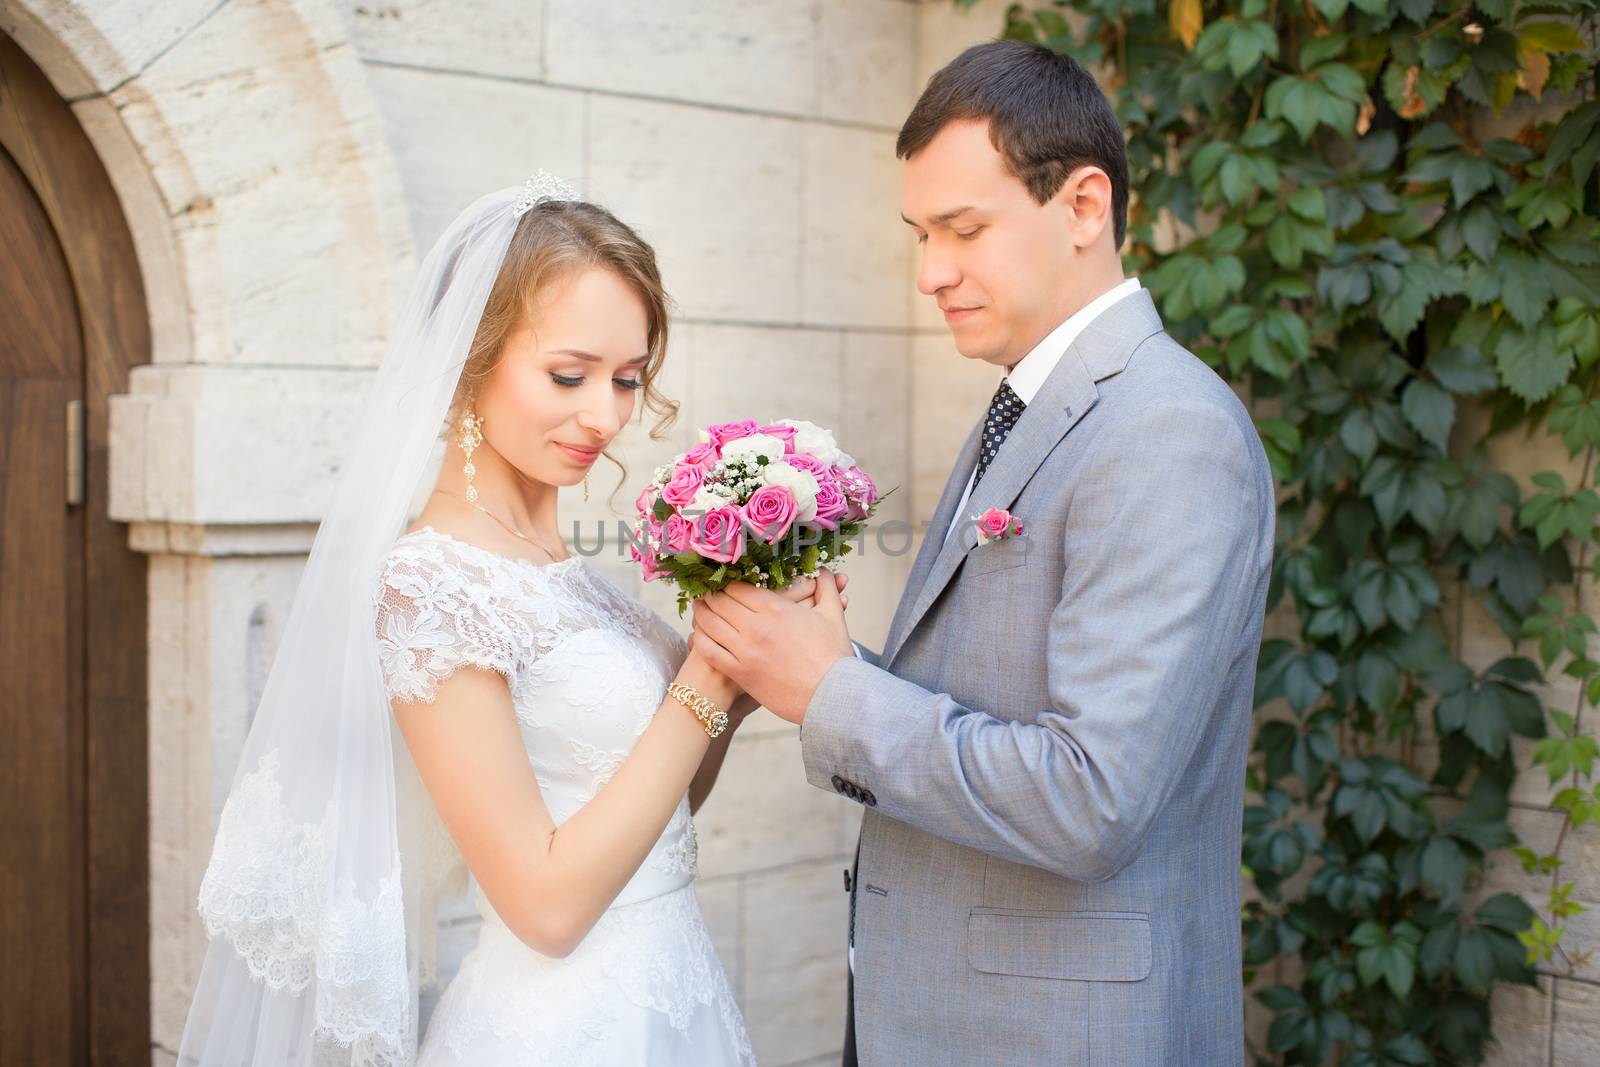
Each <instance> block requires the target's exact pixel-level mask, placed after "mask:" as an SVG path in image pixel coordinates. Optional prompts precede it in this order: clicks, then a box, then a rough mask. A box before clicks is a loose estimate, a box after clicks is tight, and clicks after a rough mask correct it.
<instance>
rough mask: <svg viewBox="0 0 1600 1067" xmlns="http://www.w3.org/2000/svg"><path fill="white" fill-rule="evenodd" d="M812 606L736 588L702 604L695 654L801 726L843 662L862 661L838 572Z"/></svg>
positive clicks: (821, 584) (823, 583)
mask: <svg viewBox="0 0 1600 1067" xmlns="http://www.w3.org/2000/svg"><path fill="white" fill-rule="evenodd" d="M823 575H824V577H822V579H821V580H820V581H818V582H817V583H816V588H815V590H814V591H813V594H812V599H811V601H810V602H809V603H804V602H802V603H798V604H796V603H793V602H791V601H790V600H789V599H788V598H787V597H785V596H784V595H783V594H782V593H779V592H774V591H772V590H770V589H758V588H756V587H755V586H753V585H748V584H746V583H744V582H735V583H734V584H733V585H730V586H729V587H728V588H727V590H726V591H725V592H721V593H711V594H709V595H708V596H704V597H701V598H700V599H699V600H697V601H695V604H694V630H695V649H696V650H697V651H698V652H699V654H700V655H702V656H704V657H705V659H706V661H707V662H708V663H709V664H710V665H711V666H712V667H714V668H715V669H717V670H719V671H721V672H722V673H723V674H725V675H727V676H728V677H729V678H731V679H733V681H734V682H735V683H736V684H737V685H738V686H739V688H741V689H743V690H744V691H745V692H747V693H749V694H750V695H751V696H753V697H755V698H756V700H758V701H760V702H761V704H762V706H764V707H765V708H766V709H767V710H768V711H771V712H772V713H773V714H775V715H777V716H778V717H779V718H782V719H787V720H788V721H789V722H792V723H799V722H800V720H801V719H803V718H805V713H806V705H808V704H810V703H811V695H812V694H813V693H815V692H816V689H817V686H818V685H819V684H821V682H822V677H823V675H825V674H827V673H828V668H830V667H832V666H833V665H834V664H835V663H836V662H838V661H839V660H841V659H844V658H846V657H848V656H851V655H853V654H854V651H853V649H852V648H851V647H850V633H849V630H848V629H847V628H846V627H845V622H844V602H843V599H842V598H841V596H840V594H839V589H840V586H841V584H842V583H839V582H837V581H835V580H834V579H833V575H832V574H831V573H830V572H827V571H824V572H823Z"/></svg>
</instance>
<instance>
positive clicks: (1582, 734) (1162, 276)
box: [956, 0, 1600, 1067]
mask: <svg viewBox="0 0 1600 1067" xmlns="http://www.w3.org/2000/svg"><path fill="white" fill-rule="evenodd" d="M956 2H957V3H958V4H962V5H963V6H969V4H970V0H956ZM1597 9H1600V0H1583V2H1579V0H1570V2H1565V3H1548V4H1517V3H1512V2H1509V0H1498V2H1496V0H1486V2H1478V3H1473V4H1463V3H1450V2H1435V0H1399V2H1397V3H1385V2H1379V0H1300V2H1288V0H1284V2H1278V0H1248V2H1239V3H1210V2H1206V3H1202V2H1201V0H1177V2H1173V3H1155V2H1153V0H1150V2H1143V3H1141V2H1127V3H1118V2H1110V0H1100V2H1097V0H1056V2H1055V3H1053V4H1049V5H1043V6H1041V5H1038V4H1031V5H1028V6H1024V5H1022V4H1013V5H1012V6H1011V8H1010V9H1009V11H1008V12H1007V15H1006V22H1005V26H1004V34H1005V36H1007V37H1012V38H1020V39H1024V40H1033V41H1040V42H1042V43H1044V44H1046V45H1048V46H1049V47H1051V48H1053V49H1056V50H1058V51H1061V52H1065V53H1068V54H1071V55H1073V56H1074V57H1076V58H1077V59H1079V60H1080V61H1081V62H1083V63H1084V64H1085V65H1087V66H1089V67H1091V68H1092V69H1095V70H1097V71H1098V72H1100V74H1101V76H1102V83H1103V84H1104V85H1106V87H1107V91H1108V94H1109V95H1110V96H1111V98H1112V102H1113V104H1114V105H1115V107H1116V110H1117V113H1118V115H1119V116H1120V117H1121V120H1122V122H1123V125H1124V127H1125V128H1126V130H1127V132H1128V137H1129V141H1128V151H1129V162H1130V165H1131V170H1132V186H1133V190H1134V192H1135V201H1134V203H1133V205H1132V209H1131V214H1130V219H1129V242H1128V245H1127V247H1126V249H1125V258H1126V263H1127V266H1128V269H1129V270H1130V271H1131V272H1134V273H1137V274H1138V275H1139V276H1140V277H1141V278H1143V279H1144V281H1145V283H1146V284H1147V285H1148V286H1149V287H1150V288H1151V289H1152V290H1153V291H1154V293H1155V294H1156V296H1157V298H1158V300H1159V302H1160V306H1161V309H1162V313H1163V316H1164V318H1165V319H1166V322H1167V325H1168V328H1169V330H1171V332H1172V333H1173V334H1174V335H1175V336H1177V337H1178V338H1179V339H1180V340H1181V341H1183V342H1185V343H1186V344H1187V345H1188V346H1189V347H1190V348H1191V349H1192V350H1194V351H1195V352H1196V353H1197V354H1199V355H1200V356H1201V357H1202V358H1204V359H1205V360H1206V361H1207V362H1208V363H1210V364H1211V365H1212V366H1214V367H1215V368H1216V369H1217V371H1218V372H1219V373H1220V374H1222V375H1223V376H1225V377H1226V378H1227V379H1229V380H1230V381H1232V382H1235V383H1237V384H1238V385H1239V386H1241V387H1242V388H1244V389H1246V390H1247V391H1248V394H1249V395H1250V396H1251V398H1252V400H1253V403H1254V405H1255V410H1256V411H1257V413H1258V426H1259V428H1260V432H1261V436H1262V440H1263V442H1264V444H1265V447H1266V449H1267V453H1268V455H1269V457H1270V459H1271V461H1272V467H1273V471H1274V474H1275V476H1276V477H1277V479H1278V481H1279V488H1280V500H1281V502H1282V503H1281V508H1280V512H1279V543H1278V552H1277V559H1276V562H1275V565H1274V582H1273V589H1272V594H1271V601H1270V605H1269V606H1270V607H1271V608H1272V610H1273V611H1274V623H1275V624H1276V623H1278V621H1279V620H1280V619H1281V620H1284V622H1283V625H1279V626H1275V632H1278V633H1285V634H1290V635H1292V636H1281V637H1276V638H1274V639H1271V640H1267V641H1266V642H1265V643H1264V645H1263V647H1262V650H1261V659H1260V665H1259V672H1258V680H1257V697H1256V699H1257V705H1258V716H1259V722H1258V727H1257V732H1256V739H1255V744H1254V749H1253V752H1252V756H1251V761H1250V767H1249V782H1248V786H1249V794H1248V800H1247V810H1246V812H1245V817H1244V820H1245V821H1244V855H1243V863H1244V871H1245V876H1246V877H1247V879H1248V880H1249V882H1250V883H1252V884H1253V892H1250V893H1247V894H1246V896H1247V904H1246V905H1245V908H1244V914H1243V916H1242V922H1243V938H1244V952H1245V965H1246V970H1245V976H1244V979H1245V981H1246V983H1247V984H1248V985H1249V986H1250V988H1251V990H1252V994H1253V996H1254V997H1255V998H1256V1000H1258V1001H1259V1003H1260V1004H1261V1005H1263V1006H1264V1008H1265V1009H1266V1010H1267V1011H1268V1012H1269V1013H1270V1018H1271V1021H1270V1025H1269V1026H1268V1027H1267V1028H1266V1033H1265V1036H1264V1047H1263V1046H1261V1043H1260V1042H1255V1043H1253V1047H1252V1053H1253V1055H1254V1056H1255V1058H1256V1059H1257V1061H1258V1062H1260V1063H1263V1064H1267V1063H1271V1064H1327V1063H1340V1064H1343V1065H1345V1067H1382V1065H1395V1064H1410V1065H1414V1064H1456V1063H1478V1062H1481V1061H1482V1059H1483V1057H1484V1055H1485V1051H1486V1048H1487V1046H1488V1044H1489V1042H1490V1041H1491V1040H1492V1034H1493V1030H1492V1019H1491V1014H1490V996H1491V993H1492V991H1493V989H1494V987H1495V986H1496V984H1497V983H1505V982H1510V983H1526V984H1534V983H1535V982H1536V981H1537V970H1538V968H1539V967H1540V966H1543V967H1544V968H1545V969H1546V970H1548V971H1550V972H1551V973H1555V974H1560V973H1564V971H1566V970H1568V969H1570V968H1571V967H1572V966H1573V964H1574V962H1575V961H1577V960H1580V959H1581V958H1582V955H1581V954H1582V953H1583V952H1584V951H1587V950H1586V949H1584V948H1582V947H1581V946H1574V945H1571V944H1569V943H1568V939H1567V938H1566V937H1565V936H1564V935H1565V933H1566V930H1565V926H1566V921H1567V920H1568V919H1569V918H1570V917H1571V916H1572V915H1574V914H1576V913H1577V911H1578V910H1581V909H1580V905H1578V904H1577V903H1576V902H1575V901H1574V900H1573V885H1572V883H1571V882H1570V881H1569V880H1567V879H1565V878H1564V877H1563V874H1562V871H1563V847H1564V845H1565V843H1566V842H1567V841H1569V840H1570V831H1571V830H1572V829H1573V828H1575V827H1578V826H1581V825H1582V824H1584V823H1589V822H1596V821H1600V787H1597V785H1596V781H1595V763H1596V746H1595V740H1594V736H1593V732H1592V729H1590V730H1586V729H1585V725H1584V718H1585V714H1586V712H1588V710H1589V709H1590V707H1591V706H1592V705H1595V704H1596V703H1600V652H1596V645H1597V642H1596V640H1595V637H1596V624H1595V622H1594V620H1593V618H1592V616H1591V615H1590V614H1589V613H1588V611H1587V610H1586V609H1587V605H1586V602H1585V595H1586V591H1587V590H1588V589H1589V588H1590V585H1589V582H1590V580H1591V578H1592V573H1591V572H1592V568H1593V560H1594V555H1595V548H1596V547H1597V545H1600V535H1597V530H1596V518H1597V517H1600V493H1597V492H1596V475H1597V465H1596V462H1595V460H1596V449H1597V448H1600V394H1597V379H1600V369H1597V368H1600V311H1597V307H1600V185H1597V181H1596V161H1597V159H1600V100H1597V99H1596V82H1595V65H1594V61H1595V47H1594V43H1593V42H1594V40H1595V35H1594V28H1595V21H1596V14H1597ZM1552 438H1553V439H1556V440H1559V442H1560V443H1561V446H1562V447H1564V448H1565V450H1566V452H1567V454H1568V455H1569V456H1570V458H1571V463H1570V465H1568V466H1566V467H1564V468H1563V469H1562V470H1545V471H1541V472H1539V473H1536V474H1533V475H1532V477H1531V480H1530V481H1529V484H1527V485H1523V484H1520V483H1519V482H1518V481H1517V480H1516V479H1514V478H1513V477H1512V476H1511V474H1510V473H1508V472H1507V471H1506V470H1503V469H1497V467H1496V464H1495V462H1494V461H1493V460H1492V458H1491V455H1492V453H1495V452H1496V451H1497V450H1496V449H1493V448H1491V447H1490V445H1491V444H1493V443H1496V441H1497V439H1498V440H1499V441H1503V442H1505V443H1506V444H1507V445H1508V446H1509V447H1505V448H1499V449H1498V454H1499V455H1501V456H1502V457H1503V456H1505V455H1507V454H1509V453H1511V452H1513V451H1515V450H1516V449H1518V448H1522V447H1538V446H1540V445H1541V444H1542V443H1544V442H1546V441H1549V440H1550V439H1552ZM1530 441H1531V442H1533V445H1532V446H1527V445H1525V444H1524V443H1525V442H1530ZM1557 458H1559V456H1558V457H1557ZM1469 613H1470V614H1471V616H1472V617H1473V618H1477V617H1484V616H1486V617H1487V619H1489V620H1492V622H1491V623H1488V624H1484V625H1493V626H1497V627H1498V628H1499V629H1500V630H1501V631H1503V632H1504V634H1505V635H1506V637H1507V638H1508V639H1509V648H1510V651H1511V652H1512V653H1513V654H1511V655H1507V656H1504V657H1503V658H1500V659H1498V660H1496V661H1495V662H1492V663H1489V664H1487V665H1483V664H1481V663H1477V662H1474V661H1473V660H1474V659H1475V657H1473V656H1471V655H1468V654H1467V652H1466V651H1465V650H1464V649H1463V648H1462V647H1461V645H1462V635H1463V634H1464V633H1470V632H1476V631H1473V630H1472V629H1471V627H1472V626H1473V625H1474V624H1473V623H1471V622H1470V621H1469ZM1482 628H1483V626H1482V625H1480V626H1479V627H1478V629H1479V630H1481V629H1482ZM1447 635H1448V636H1447ZM1591 653H1594V655H1593V656H1591ZM1477 658H1482V657H1481V656H1480V657H1477ZM1558 673H1559V675H1561V676H1565V678H1566V679H1569V680H1568V681H1566V682H1564V683H1562V684H1560V685H1557V684H1555V678H1556V676H1557V674H1558ZM1569 689H1570V690H1572V691H1573V692H1574V695H1573V696H1572V698H1571V699H1570V702H1567V703H1565V706H1562V707H1548V706H1546V702H1547V700H1550V699H1553V698H1552V697H1551V694H1553V693H1557V692H1566V691H1568V690H1569ZM1518 737H1521V738H1528V739H1532V741H1533V743H1532V744H1523V745H1520V746H1518V745H1514V744H1513V739H1514V738H1518ZM1530 750H1531V757H1530V756H1529V755H1528V753H1529V752H1530ZM1519 754H1520V755H1519ZM1530 758H1531V762H1532V764H1533V766H1532V767H1527V766H1523V767H1519V760H1520V761H1522V762H1523V763H1526V762H1527V761H1528V760H1529V759H1530ZM1519 770H1520V771H1522V772H1523V773H1525V774H1538V775H1541V776H1548V778H1549V780H1550V782H1551V783H1552V785H1553V786H1559V789H1558V790H1557V791H1556V792H1555V794H1554V797H1553V800H1552V802H1551V806H1552V807H1553V808H1554V810H1555V811H1556V812H1558V813H1559V814H1560V816H1561V818H1562V820H1563V823H1562V827H1561V831H1560V836H1559V838H1558V840H1557V842H1556V844H1555V847H1554V848H1553V849H1552V850H1551V851H1550V852H1549V853H1541V852H1539V851H1536V850H1534V849H1531V848H1528V847H1525V846H1524V845H1522V844H1520V843H1519V842H1518V841H1517V840H1516V838H1515V835H1514V834H1513V832H1512V830H1511V828H1510V826H1509V825H1508V815H1509V813H1510V810H1511V806H1510V796H1511V790H1512V786H1513V783H1514V782H1515V780H1516V778H1517V775H1518V773H1519ZM1507 850H1509V852H1510V853H1511V854H1513V855H1514V856H1515V857H1517V859H1519V860H1520V861H1521V863H1522V864H1523V866H1524V868H1525V870H1526V871H1527V872H1528V873H1529V874H1530V875H1533V876H1536V877H1538V878H1540V879H1542V880H1543V882H1542V883H1541V884H1545V885H1547V886H1548V891H1547V892H1546V893H1544V894H1543V897H1542V899H1538V900H1535V901H1533V902H1532V903H1530V902H1527V901H1525V900H1524V899H1523V898H1522V897H1520V896H1518V895H1516V894H1512V893H1496V894H1489V893H1487V892H1486V891H1484V890H1483V888H1482V880H1483V872H1484V866H1485V861H1486V859H1487V858H1488V857H1490V856H1491V855H1493V854H1496V853H1497V852H1499V853H1503V852H1505V851H1507Z"/></svg>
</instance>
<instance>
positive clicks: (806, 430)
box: [778, 419, 839, 463]
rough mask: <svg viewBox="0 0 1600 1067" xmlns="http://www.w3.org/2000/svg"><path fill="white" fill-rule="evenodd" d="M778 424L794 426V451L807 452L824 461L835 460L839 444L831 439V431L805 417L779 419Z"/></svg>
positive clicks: (832, 461)
mask: <svg viewBox="0 0 1600 1067" xmlns="http://www.w3.org/2000/svg"><path fill="white" fill-rule="evenodd" d="M778 423H779V425H780V426H793V427H794V431H795V432H794V450H795V451H796V452H809V453H811V454H812V455H813V456H816V457H817V458H818V459H820V460H822V462H824V463H834V462H837V459H838V456H839V444H838V442H836V441H835V440H834V439H833V431H832V430H825V429H823V428H822V427H821V426H818V425H817V424H816V423H814V422H807V421H806V420H805V419H779V420H778Z"/></svg>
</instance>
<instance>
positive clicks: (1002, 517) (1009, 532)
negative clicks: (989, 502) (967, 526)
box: [972, 508, 1022, 545]
mask: <svg viewBox="0 0 1600 1067" xmlns="http://www.w3.org/2000/svg"><path fill="white" fill-rule="evenodd" d="M972 524H973V527H974V528H975V529H976V530H977V531H978V544H979V545H986V544H988V543H989V542H990V541H1006V540H1009V539H1010V538H1013V537H1021V536H1022V523H1020V522H1018V521H1017V517H1016V516H1015V515H1013V514H1011V512H1009V511H1007V510H1006V509H1005V508H990V509H989V510H988V511H985V512H984V513H983V514H982V515H975V516H973V519H972Z"/></svg>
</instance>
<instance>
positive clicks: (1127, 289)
mask: <svg viewBox="0 0 1600 1067" xmlns="http://www.w3.org/2000/svg"><path fill="white" fill-rule="evenodd" d="M1141 288H1143V286H1141V285H1140V284H1139V279H1138V278H1125V279H1123V281H1122V282H1120V283H1119V284H1117V285H1116V286H1114V287H1112V288H1110V289H1108V290H1106V291H1105V292H1103V293H1101V294H1100V295H1099V296H1097V297H1095V298H1094V299H1093V300H1091V301H1089V302H1088V303H1087V304H1085V305H1084V306H1083V307H1081V308H1079V309H1078V310H1077V311H1076V312H1075V313H1074V314H1072V315H1070V316H1068V318H1067V321H1066V322H1063V323H1062V324H1061V325H1060V326H1057V327H1056V328H1055V329H1053V330H1051V331H1050V332H1049V333H1048V334H1046V335H1045V338H1044V340H1042V341H1040V342H1039V343H1038V344H1036V345H1034V346H1033V349H1032V350H1031V351H1029V353H1028V354H1027V355H1025V356H1023V357H1022V358H1021V359H1019V360H1018V361H1017V362H1016V365H1015V366H1013V367H1012V368H1011V371H1010V373H1009V374H1007V375H1005V377H1004V379H1003V380H1004V381H1006V382H1008V383H1009V384H1010V385H1011V391H1012V392H1014V393H1016V394H1017V396H1018V397H1019V398H1021V400H1022V402H1023V403H1024V404H1031V403H1033V398H1034V397H1036V396H1038V395H1039V390H1040V389H1042V388H1043V387H1044V382H1045V379H1046V378H1048V377H1050V372H1051V371H1053V370H1055V369H1056V364H1057V363H1060V362H1061V357H1062V356H1063V355H1064V354H1066V351H1067V349H1068V348H1070V347H1072V342H1073V341H1076V340H1077V339H1078V335H1079V334H1081V333H1082V332H1083V331H1084V330H1085V329H1086V328H1087V327H1088V325H1089V323H1091V322H1093V321H1094V320H1095V318H1096V317H1097V316H1099V314H1100V313H1101V312H1102V311H1105V310H1106V309H1107V308H1109V307H1110V306H1111V305H1112V304H1115V303H1117V302H1118V301H1119V300H1121V299H1122V298H1123V297H1125V296H1131V295H1132V294H1134V293H1137V292H1138V291H1139V290H1140V289H1141Z"/></svg>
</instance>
